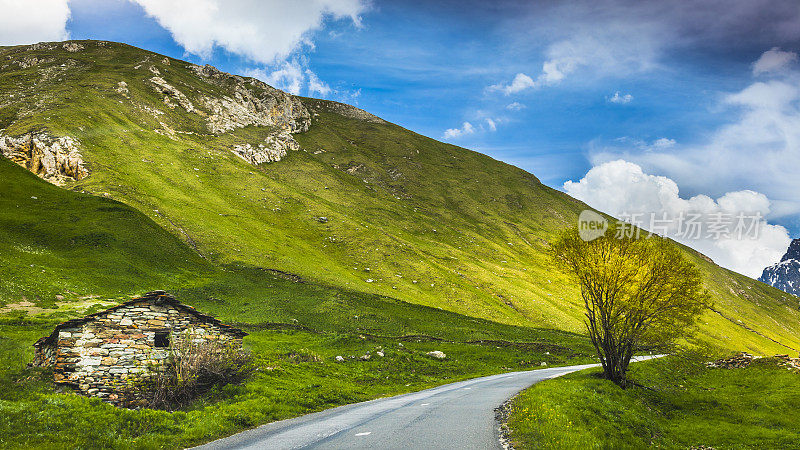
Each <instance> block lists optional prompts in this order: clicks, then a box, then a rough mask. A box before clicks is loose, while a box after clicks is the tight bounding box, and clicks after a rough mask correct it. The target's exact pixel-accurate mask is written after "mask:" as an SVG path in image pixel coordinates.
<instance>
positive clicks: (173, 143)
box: [0, 41, 800, 353]
mask: <svg viewBox="0 0 800 450" xmlns="http://www.w3.org/2000/svg"><path fill="white" fill-rule="evenodd" d="M0 99H1V100H0V128H5V130H4V131H2V134H4V135H6V136H13V137H18V136H24V135H26V134H27V133H31V132H43V131H46V132H47V133H49V134H50V135H51V136H56V137H60V136H69V137H71V138H74V139H75V140H77V142H78V148H79V150H80V153H81V155H82V158H83V161H84V166H85V168H86V169H87V170H88V172H89V176H88V177H85V178H82V179H80V180H77V181H75V180H67V181H66V182H65V187H66V188H68V189H73V190H78V191H85V192H89V193H93V194H96V195H99V196H103V195H105V196H108V197H110V198H112V199H115V200H118V201H120V202H123V203H125V204H127V205H131V206H132V207H134V208H136V209H138V210H139V211H141V212H142V213H143V214H146V215H147V216H149V217H150V218H151V219H152V220H154V221H155V222H156V223H158V224H159V225H160V226H162V227H163V228H164V229H166V230H168V231H169V232H171V233H172V235H173V236H176V237H178V238H180V239H182V240H183V241H184V242H186V243H187V244H189V245H190V246H191V247H193V248H194V249H195V250H196V252H197V253H198V254H199V255H201V256H202V258H204V261H203V262H202V263H203V264H209V265H211V266H214V267H220V266H223V265H231V264H234V265H245V266H251V267H264V268H270V269H280V270H284V271H288V272H292V273H296V274H300V275H301V276H303V277H304V278H307V279H309V280H315V281H317V282H321V283H324V284H328V285H331V286H338V287H341V288H345V289H348V290H350V291H356V292H362V293H366V294H379V295H382V296H385V297H392V298H396V299H400V300H403V301H406V302H410V303H416V304H420V305H425V306H432V307H436V308H442V309H445V310H449V311H453V312H457V313H460V314H464V315H468V316H473V317H479V318H483V319H488V320H492V321H496V322H501V323H506V324H514V325H527V326H537V327H546V328H555V329H561V330H567V331H581V327H582V312H581V305H580V303H579V298H578V295H577V294H578V292H577V290H576V288H575V286H574V285H572V284H571V283H569V281H568V280H567V279H566V278H565V277H564V276H563V275H561V274H559V273H557V272H556V271H555V270H554V269H553V267H552V266H551V265H550V263H549V261H548V259H547V257H546V254H545V252H546V248H547V241H548V240H549V239H550V238H552V236H553V235H554V233H556V232H558V230H560V229H561V228H563V227H565V226H568V225H571V224H573V223H574V221H575V220H576V217H577V214H578V213H579V212H580V211H581V210H582V209H584V208H586V206H585V205H583V204H582V203H581V202H578V201H576V200H574V199H572V198H570V197H569V196H567V195H565V194H564V193H561V192H559V191H556V190H553V189H551V188H549V187H547V186H544V185H543V184H541V183H540V182H539V181H538V180H537V179H536V178H535V177H534V176H533V175H531V174H529V173H527V172H525V171H523V170H520V169H518V168H515V167H513V166H510V165H507V164H504V163H502V162H498V161H495V160H493V159H491V158H489V157H487V156H485V155H481V154H478V153H475V152H472V151H469V150H466V149H462V148H459V147H455V146H452V145H448V144H444V143H441V142H437V141H435V140H432V139H429V138H426V137H424V136H420V135H418V134H415V133H413V132H410V131H408V130H405V129H403V128H401V127H399V126H397V125H394V124H391V123H387V122H385V121H382V120H380V119H378V118H375V117H374V116H371V115H369V114H367V113H365V112H363V111H360V110H357V109H355V108H352V107H349V106H347V105H342V104H338V103H335V102H328V101H322V100H315V99H308V98H298V97H290V96H288V95H286V94H283V93H280V92H279V91H276V90H274V89H272V88H270V87H268V86H266V85H263V83H260V82H256V81H254V80H252V79H247V78H241V77H235V76H230V75H228V74H223V73H220V72H217V71H215V70H213V69H210V68H201V67H198V66H193V65H191V64H188V63H185V62H182V61H178V60H174V59H168V58H164V57H163V56H161V55H156V54H154V53H151V52H147V51H144V50H140V49H137V48H134V47H130V46H127V45H123V44H115V43H102V42H96V41H80V42H78V41H76V42H73V43H71V45H62V44H61V43H53V44H40V45H36V46H22V47H6V48H0ZM306 128H307V129H306ZM288 131H293V132H294V133H293V134H291V137H292V138H293V139H294V140H296V142H297V143H298V144H299V147H300V149H296V150H291V149H289V150H288V151H286V153H285V154H280V152H273V153H270V154H269V159H278V157H279V158H280V160H279V161H273V162H268V163H263V164H258V165H253V164H251V163H250V162H248V161H246V160H245V159H243V158H242V157H240V156H238V155H237V154H235V153H234V152H233V151H232V150H234V149H235V147H237V146H245V145H248V144H249V145H250V148H251V149H256V150H257V148H258V145H259V144H262V145H264V144H266V145H267V147H275V145H273V144H274V142H275V139H285V136H289V134H288ZM267 140H271V141H270V142H271V143H272V144H271V143H270V142H267ZM289 147H291V146H289ZM268 153H269V152H268ZM688 252H689V254H691V255H692V257H693V258H694V259H695V260H696V261H697V263H698V264H699V265H700V267H701V269H702V270H703V272H704V274H705V275H706V284H707V286H708V288H709V290H710V291H711V292H712V294H713V295H714V298H715V301H716V306H715V310H716V311H717V312H711V313H709V314H707V315H706V316H705V317H704V318H703V321H702V324H701V330H702V333H703V336H704V338H705V340H707V341H711V342H713V343H715V344H718V345H721V346H723V347H727V348H737V349H748V350H750V351H756V352H767V353H774V352H785V351H787V349H786V347H785V346H789V347H791V348H793V349H800V333H798V331H800V320H799V319H800V317H798V305H797V303H796V299H792V298H791V297H789V296H788V295H786V294H784V293H782V292H780V291H778V290H776V289H772V288H769V287H767V286H765V285H763V284H761V283H758V282H756V281H755V280H751V279H748V278H746V277H743V276H740V275H738V274H734V273H732V272H730V271H727V270H724V269H722V268H719V267H718V266H716V265H714V264H713V263H711V262H709V261H706V260H705V259H703V258H702V257H700V256H698V255H696V254H694V253H693V252H691V251H688ZM11 264H14V263H11ZM14 267H15V269H14V270H16V271H17V272H18V273H20V274H23V275H20V281H18V282H17V284H15V285H14V286H10V287H8V288H7V290H6V291H5V292H4V293H3V295H6V296H8V298H14V297H15V296H20V295H23V293H24V292H31V290H35V289H36V286H37V284H36V283H37V281H36V280H37V279H36V278H34V277H31V278H30V279H29V281H28V284H26V281H25V280H24V279H23V278H24V274H25V273H26V271H27V269H25V266H23V265H17V266H14ZM187 283H189V282H188V281H187ZM189 284H191V283H189ZM118 286H122V285H118ZM72 289H73V290H74V291H76V292H78V293H79V294H81V295H90V294H96V293H100V294H102V293H103V291H102V289H101V288H100V286H99V285H98V286H95V287H90V286H83V287H81V286H80V285H77V284H76V285H75V286H74V287H73V288H72ZM120 290H122V291H124V288H123V287H117V291H120Z"/></svg>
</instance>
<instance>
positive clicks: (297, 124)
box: [190, 65, 311, 134]
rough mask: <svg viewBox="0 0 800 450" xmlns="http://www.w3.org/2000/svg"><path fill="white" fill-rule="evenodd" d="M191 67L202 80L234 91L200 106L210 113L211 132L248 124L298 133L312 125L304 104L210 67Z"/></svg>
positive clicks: (271, 88)
mask: <svg viewBox="0 0 800 450" xmlns="http://www.w3.org/2000/svg"><path fill="white" fill-rule="evenodd" d="M190 68H191V69H192V71H194V72H195V73H196V74H197V75H198V76H199V77H201V78H203V79H204V80H205V81H207V82H209V83H212V84H215V85H218V86H222V87H225V88H228V89H230V90H231V91H232V92H233V94H232V95H230V96H224V97H220V98H215V97H204V98H203V100H202V104H203V106H204V107H205V108H206V109H207V110H208V111H209V117H208V119H207V122H208V129H209V130H210V131H211V132H212V133H215V134H220V133H225V132H228V131H232V130H235V129H237V128H243V127H246V126H249V125H256V126H269V127H276V128H278V129H279V130H280V131H284V132H288V133H301V132H303V131H307V130H308V127H309V125H310V124H311V115H310V114H309V112H308V110H307V109H306V108H305V106H303V103H302V102H301V101H300V100H299V99H297V98H295V97H294V96H292V95H289V94H287V93H286V92H283V91H281V90H278V89H275V88H273V87H272V86H269V85H268V84H266V83H263V82H261V81H258V80H255V79H245V78H242V77H240V76H237V75H231V74H229V73H225V72H222V71H220V70H217V69H216V68H214V67H212V66H209V65H206V66H202V67H201V66H196V65H193V66H191V67H190Z"/></svg>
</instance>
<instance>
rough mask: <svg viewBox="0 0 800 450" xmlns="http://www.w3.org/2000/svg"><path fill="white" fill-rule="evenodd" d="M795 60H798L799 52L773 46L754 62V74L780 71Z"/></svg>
mask: <svg viewBox="0 0 800 450" xmlns="http://www.w3.org/2000/svg"><path fill="white" fill-rule="evenodd" d="M794 62H797V53H795V52H785V51H783V50H781V49H780V48H778V47H772V48H771V49H769V50H767V51H766V52H764V53H763V54H762V55H761V57H760V58H758V60H757V61H756V62H754V63H753V75H761V74H765V73H773V72H780V71H782V70H785V69H786V68H788V67H789V66H790V65H791V64H792V63H794Z"/></svg>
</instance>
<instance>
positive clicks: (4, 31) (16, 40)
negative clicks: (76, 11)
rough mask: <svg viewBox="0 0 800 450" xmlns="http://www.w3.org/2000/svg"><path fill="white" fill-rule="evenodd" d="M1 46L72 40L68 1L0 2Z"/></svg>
mask: <svg viewBox="0 0 800 450" xmlns="http://www.w3.org/2000/svg"><path fill="white" fill-rule="evenodd" d="M0 11H2V14H0V45H19V44H33V43H35V42H42V41H62V40H64V39H69V33H68V32H67V29H66V26H67V20H68V19H69V16H70V10H69V5H68V2H67V0H38V1H35V2H33V1H29V0H0Z"/></svg>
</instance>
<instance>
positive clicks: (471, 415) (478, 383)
mask: <svg viewBox="0 0 800 450" xmlns="http://www.w3.org/2000/svg"><path fill="white" fill-rule="evenodd" d="M650 358H651V357H642V358H639V360H644V359H650ZM597 365H598V364H587V365H580V366H566V367H552V368H547V369H538V370H530V371H525V372H509V373H503V374H499V375H492V376H488V377H482V378H474V379H471V380H466V381H460V382H457V383H451V384H446V385H443V386H439V387H436V388H432V389H427V390H424V391H420V392H414V393H410V394H403V395H398V396H395V397H388V398H381V399H377V400H371V401H368V402H363V403H355V404H351V405H345V406H340V407H338V408H333V409H329V410H326V411H321V412H318V413H314V414H308V415H305V416H301V417H296V418H294V419H287V420H282V421H279V422H273V423H270V424H267V425H263V426H260V427H258V428H254V429H252V430H248V431H244V432H241V433H238V434H235V435H233V436H230V437H227V438H224V439H220V440H218V441H214V442H211V443H208V444H206V445H203V446H201V447H198V448H201V449H204V450H215V449H293V448H314V449H342V448H369V449H466V448H470V449H496V448H500V442H499V436H498V430H497V424H496V423H495V417H494V409H495V408H497V407H498V406H500V405H501V404H502V403H504V402H505V401H506V400H508V399H509V398H511V397H512V396H514V395H515V394H516V393H518V392H519V391H521V390H523V389H525V388H527V387H528V386H530V385H532V384H535V383H538V382H539V381H543V380H547V379H550V378H555V377H559V376H561V375H565V374H568V373H570V372H575V371H578V370H583V369H588V368H590V367H596V366H597Z"/></svg>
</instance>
